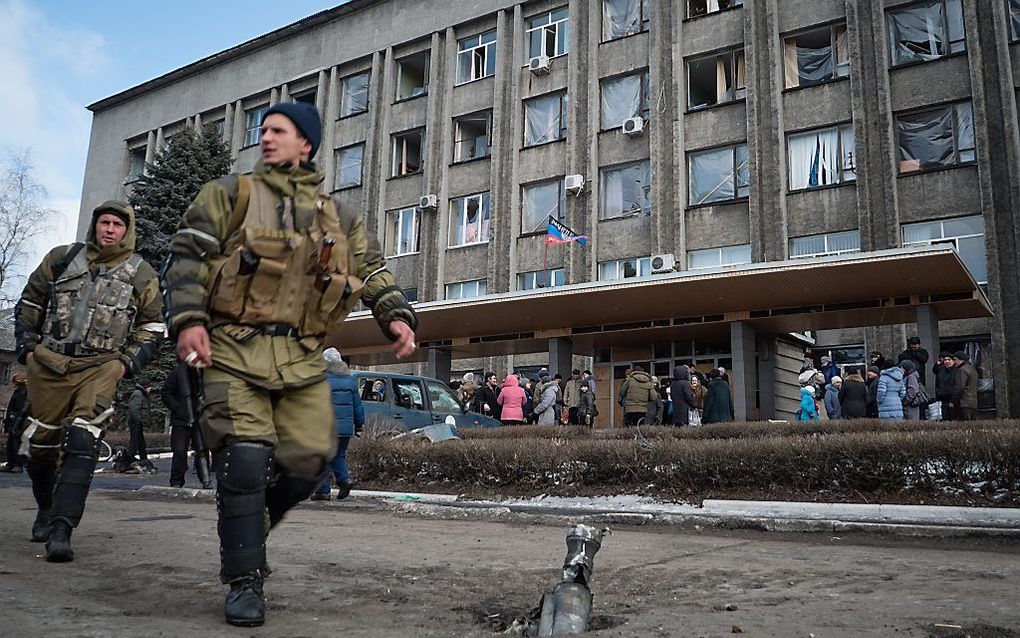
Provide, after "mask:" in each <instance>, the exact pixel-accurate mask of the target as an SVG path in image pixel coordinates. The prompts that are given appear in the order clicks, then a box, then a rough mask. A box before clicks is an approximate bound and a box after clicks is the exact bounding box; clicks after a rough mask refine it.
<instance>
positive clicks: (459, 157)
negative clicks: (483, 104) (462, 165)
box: [453, 111, 492, 162]
mask: <svg viewBox="0 0 1020 638" xmlns="http://www.w3.org/2000/svg"><path fill="white" fill-rule="evenodd" d="M491 117H492V113H491V112H488V111H486V112H484V113H474V114H471V115H465V116H463V117H458V118H457V119H455V120H454V121H453V124H454V133H453V134H454V139H453V161H454V162H466V161H468V160H473V159H478V158H480V157H488V156H489V153H490V152H491V149H490V147H489V120H490V119H491Z"/></svg>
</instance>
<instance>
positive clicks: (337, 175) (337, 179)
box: [333, 142, 367, 191]
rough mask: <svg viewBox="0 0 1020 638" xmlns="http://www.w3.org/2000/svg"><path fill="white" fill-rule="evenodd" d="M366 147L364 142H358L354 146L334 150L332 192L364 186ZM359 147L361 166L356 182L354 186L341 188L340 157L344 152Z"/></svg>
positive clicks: (349, 185)
mask: <svg viewBox="0 0 1020 638" xmlns="http://www.w3.org/2000/svg"><path fill="white" fill-rule="evenodd" d="M366 145H367V144H366V142H358V143H356V144H349V145H347V146H343V147H340V148H338V149H336V161H335V175H334V177H333V190H334V191H345V190H349V189H351V188H360V187H362V186H363V185H364V183H365V147H366ZM359 146H360V147H361V164H360V167H359V169H358V182H357V183H356V184H348V185H346V186H342V185H340V175H341V174H342V171H341V170H340V156H341V154H342V153H343V152H344V151H348V150H351V149H354V148H358V147H359Z"/></svg>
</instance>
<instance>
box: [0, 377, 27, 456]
mask: <svg viewBox="0 0 1020 638" xmlns="http://www.w3.org/2000/svg"><path fill="white" fill-rule="evenodd" d="M12 380H13V381H14V392H13V393H12V394H11V400H10V401H8V402H7V412H5V413H4V432H6V433H7V464H6V465H4V466H3V467H2V468H0V472H19V473H20V472H22V471H24V469H25V457H24V456H23V455H22V454H21V450H20V448H21V433H22V431H24V429H25V411H26V408H27V406H26V400H27V398H28V386H27V384H28V377H26V376H25V375H23V374H16V375H14V378H13V379H12Z"/></svg>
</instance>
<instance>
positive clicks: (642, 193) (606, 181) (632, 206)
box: [601, 162, 651, 219]
mask: <svg viewBox="0 0 1020 638" xmlns="http://www.w3.org/2000/svg"><path fill="white" fill-rule="evenodd" d="M649 173H650V164H649V163H648V162H642V163H640V164H634V165H632V166H626V167H623V168H617V169H609V170H605V171H603V172H602V215H601V217H602V219H606V218H610V217H621V216H623V215H640V214H642V213H648V212H649V211H650V208H651V205H650V202H649V193H650V191H651V183H650V182H651V179H650V174H649Z"/></svg>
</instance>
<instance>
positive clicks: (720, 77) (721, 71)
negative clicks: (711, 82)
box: [715, 54, 733, 102]
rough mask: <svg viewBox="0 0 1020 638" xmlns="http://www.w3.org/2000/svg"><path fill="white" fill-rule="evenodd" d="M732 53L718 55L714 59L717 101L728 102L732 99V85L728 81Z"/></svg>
mask: <svg viewBox="0 0 1020 638" xmlns="http://www.w3.org/2000/svg"><path fill="white" fill-rule="evenodd" d="M732 59H733V57H732V55H730V54H726V55H720V56H719V57H717V58H716V59H715V99H716V101H717V102H729V101H730V100H732V99H733V86H732V85H731V83H730V78H729V75H730V69H729V66H730V62H731V60H732Z"/></svg>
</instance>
